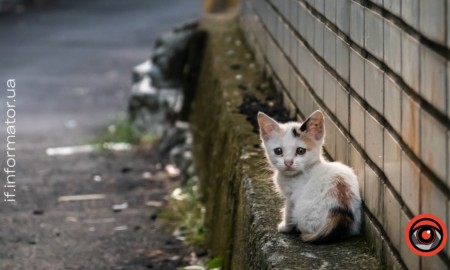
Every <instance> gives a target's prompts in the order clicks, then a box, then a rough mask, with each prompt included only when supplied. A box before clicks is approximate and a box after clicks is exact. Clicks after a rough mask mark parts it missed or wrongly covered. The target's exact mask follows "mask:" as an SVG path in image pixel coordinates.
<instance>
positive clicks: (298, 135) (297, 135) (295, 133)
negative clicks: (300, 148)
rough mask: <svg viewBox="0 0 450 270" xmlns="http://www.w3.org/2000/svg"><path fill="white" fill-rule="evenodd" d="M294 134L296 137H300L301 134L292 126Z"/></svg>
mask: <svg viewBox="0 0 450 270" xmlns="http://www.w3.org/2000/svg"><path fill="white" fill-rule="evenodd" d="M292 135H294V138H298V137H300V134H298V132H297V130H296V129H295V128H292Z"/></svg>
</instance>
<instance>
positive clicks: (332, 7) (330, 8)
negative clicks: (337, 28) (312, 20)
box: [325, 1, 337, 23]
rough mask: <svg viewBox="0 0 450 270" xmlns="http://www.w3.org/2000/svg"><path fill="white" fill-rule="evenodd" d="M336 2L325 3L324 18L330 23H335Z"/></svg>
mask: <svg viewBox="0 0 450 270" xmlns="http://www.w3.org/2000/svg"><path fill="white" fill-rule="evenodd" d="M336 4H337V3H336V1H325V17H326V18H327V19H328V20H329V21H330V22H332V23H335V22H336Z"/></svg>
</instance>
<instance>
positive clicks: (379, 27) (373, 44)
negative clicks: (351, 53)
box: [364, 9, 383, 59]
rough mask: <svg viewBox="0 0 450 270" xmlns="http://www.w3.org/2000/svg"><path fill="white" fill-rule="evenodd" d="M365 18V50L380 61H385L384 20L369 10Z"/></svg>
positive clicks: (366, 11)
mask: <svg viewBox="0 0 450 270" xmlns="http://www.w3.org/2000/svg"><path fill="white" fill-rule="evenodd" d="M364 16H365V17H364V19H365V22H364V36H365V40H364V45H365V48H366V49H367V50H368V51H369V52H371V53H372V54H373V55H375V56H376V57H377V58H378V59H383V19H382V18H381V17H380V16H379V15H378V14H376V13H375V12H372V11H370V10H368V9H366V10H365V15H364Z"/></svg>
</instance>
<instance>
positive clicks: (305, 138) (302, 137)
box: [298, 130, 316, 151]
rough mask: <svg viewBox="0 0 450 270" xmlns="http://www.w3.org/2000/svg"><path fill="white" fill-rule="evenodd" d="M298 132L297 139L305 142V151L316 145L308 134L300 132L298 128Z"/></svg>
mask: <svg viewBox="0 0 450 270" xmlns="http://www.w3.org/2000/svg"><path fill="white" fill-rule="evenodd" d="M298 132H299V134H300V138H299V140H301V141H303V142H304V143H305V144H306V150H307V151H311V150H312V149H313V148H314V147H316V142H315V141H314V140H313V139H312V138H311V137H310V136H308V135H307V134H306V133H304V132H300V130H298Z"/></svg>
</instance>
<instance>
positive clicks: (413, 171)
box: [401, 152, 420, 215]
mask: <svg viewBox="0 0 450 270" xmlns="http://www.w3.org/2000/svg"><path fill="white" fill-rule="evenodd" d="M419 174H420V172H419V168H418V167H417V166H416V165H415V164H414V163H413V162H412V161H411V159H409V157H407V156H406V154H405V152H402V172H401V178H402V180H401V182H402V184H401V196H402V199H403V201H404V202H405V204H406V205H407V206H408V208H409V209H410V210H411V212H412V213H413V215H418V214H419V202H420V200H419V199H420V198H419Z"/></svg>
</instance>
